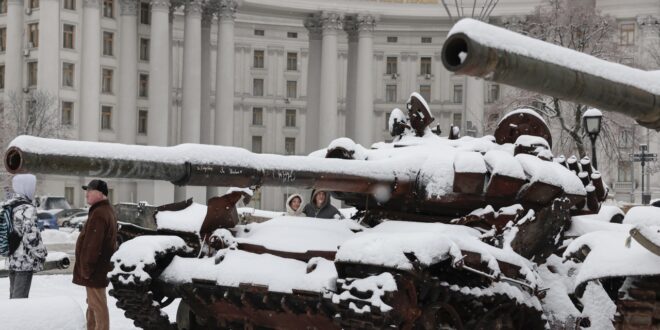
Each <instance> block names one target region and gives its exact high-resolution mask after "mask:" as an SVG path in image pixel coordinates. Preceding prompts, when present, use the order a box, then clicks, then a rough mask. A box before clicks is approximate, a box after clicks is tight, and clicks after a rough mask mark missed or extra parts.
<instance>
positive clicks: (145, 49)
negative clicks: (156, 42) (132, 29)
mask: <svg viewBox="0 0 660 330" xmlns="http://www.w3.org/2000/svg"><path fill="white" fill-rule="evenodd" d="M148 60H149V39H147V38H140V61H148Z"/></svg>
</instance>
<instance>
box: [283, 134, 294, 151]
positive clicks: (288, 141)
mask: <svg viewBox="0 0 660 330" xmlns="http://www.w3.org/2000/svg"><path fill="white" fill-rule="evenodd" d="M284 154H285V155H295V154H296V138H292V137H288V138H284Z"/></svg>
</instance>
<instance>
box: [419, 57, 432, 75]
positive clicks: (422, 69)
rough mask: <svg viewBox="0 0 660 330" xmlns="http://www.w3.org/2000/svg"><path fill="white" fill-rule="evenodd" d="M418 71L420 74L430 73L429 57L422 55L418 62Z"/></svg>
mask: <svg viewBox="0 0 660 330" xmlns="http://www.w3.org/2000/svg"><path fill="white" fill-rule="evenodd" d="M419 73H420V74H424V75H426V74H429V75H430V74H431V58H430V57H422V58H421V59H420V62H419Z"/></svg>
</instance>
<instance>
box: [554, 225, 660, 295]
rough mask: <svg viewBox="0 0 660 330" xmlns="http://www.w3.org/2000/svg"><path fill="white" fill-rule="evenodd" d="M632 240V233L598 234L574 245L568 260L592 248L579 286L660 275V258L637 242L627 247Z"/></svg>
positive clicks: (575, 242) (608, 232)
mask: <svg viewBox="0 0 660 330" xmlns="http://www.w3.org/2000/svg"><path fill="white" fill-rule="evenodd" d="M629 237H630V236H629V234H628V232H616V231H596V232H592V233H589V234H586V235H582V236H580V237H578V238H576V239H575V240H574V241H573V242H571V244H570V245H569V246H568V247H567V248H566V251H565V252H564V257H567V256H569V255H571V254H573V253H576V252H577V251H578V250H580V249H581V248H582V247H583V246H588V247H589V248H590V249H591V252H590V253H589V255H587V257H586V259H585V260H584V262H583V263H582V267H581V268H580V271H579V273H578V274H577V276H576V278H575V285H579V284H580V283H583V282H586V281H589V280H593V279H598V278H602V277H611V276H634V275H652V274H660V256H656V255H655V254H653V253H651V252H650V251H649V250H647V249H645V248H644V247H643V246H641V245H640V244H639V243H637V241H635V240H634V239H630V240H629V241H630V247H626V241H627V240H628V238H629Z"/></svg>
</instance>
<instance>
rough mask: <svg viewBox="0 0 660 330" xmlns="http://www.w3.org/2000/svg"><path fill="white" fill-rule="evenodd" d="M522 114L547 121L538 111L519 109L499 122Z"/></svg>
mask: <svg viewBox="0 0 660 330" xmlns="http://www.w3.org/2000/svg"><path fill="white" fill-rule="evenodd" d="M458 24H460V22H459V23H457V24H456V25H458ZM456 25H454V26H456ZM452 31H453V29H452ZM449 33H450V34H451V33H452V32H449ZM521 113H524V114H528V115H532V116H534V117H536V118H538V119H540V120H541V122H543V123H545V119H543V117H541V115H539V113H538V112H536V111H534V110H532V109H530V108H518V109H516V110H513V111H511V112H508V113H506V114H505V115H504V116H503V117H502V119H500V121H499V122H502V121H503V120H504V119H506V118H507V117H510V116H514V115H518V114H521Z"/></svg>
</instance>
